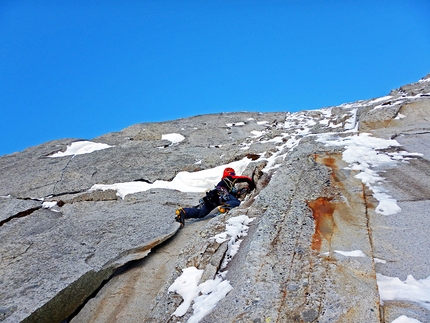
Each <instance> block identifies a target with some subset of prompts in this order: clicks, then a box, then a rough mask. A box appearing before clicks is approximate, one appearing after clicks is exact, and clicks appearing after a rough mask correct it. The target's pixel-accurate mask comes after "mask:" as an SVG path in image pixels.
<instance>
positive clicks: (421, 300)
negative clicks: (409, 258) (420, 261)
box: [376, 273, 430, 310]
mask: <svg viewBox="0 0 430 323" xmlns="http://www.w3.org/2000/svg"><path fill="white" fill-rule="evenodd" d="M376 279H377V283H378V289H379V295H380V297H381V301H394V300H399V301H410V302H416V303H418V304H420V305H421V306H422V307H425V308H427V309H428V310H430V276H429V277H427V278H425V279H420V280H416V279H415V278H414V277H413V276H412V275H408V277H407V278H406V280H405V281H401V280H400V279H399V278H397V277H388V276H384V275H382V274H379V273H377V274H376Z"/></svg>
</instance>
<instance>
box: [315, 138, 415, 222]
mask: <svg viewBox="0 0 430 323" xmlns="http://www.w3.org/2000/svg"><path fill="white" fill-rule="evenodd" d="M317 137H318V138H317V141H319V142H324V143H325V144H326V146H343V147H345V150H344V151H343V153H342V159H343V160H344V161H346V162H347V163H348V164H349V167H348V168H347V169H352V170H356V171H359V172H360V173H358V174H357V175H355V177H356V178H358V179H360V180H361V181H362V182H363V184H365V185H366V186H367V187H369V188H370V189H371V190H372V191H373V197H375V198H376V199H377V200H378V201H379V204H378V206H377V207H376V212H377V213H380V214H383V215H391V214H396V213H398V212H400V211H401V209H400V207H399V206H398V205H397V201H396V200H395V199H394V198H392V197H391V196H390V195H389V194H388V192H387V190H386V189H384V188H383V187H382V186H381V184H382V182H383V181H384V178H382V177H381V176H379V174H378V172H377V171H375V170H374V168H378V167H387V166H395V165H397V162H398V161H401V160H404V159H405V157H406V156H417V155H418V154H415V153H412V154H411V153H407V152H396V153H386V152H382V151H378V150H379V149H387V148H389V147H398V146H400V144H399V143H398V142H397V141H396V140H388V139H382V138H376V137H371V135H370V134H368V133H362V134H359V135H353V136H350V137H344V138H340V137H337V138H333V134H320V135H318V136H317Z"/></svg>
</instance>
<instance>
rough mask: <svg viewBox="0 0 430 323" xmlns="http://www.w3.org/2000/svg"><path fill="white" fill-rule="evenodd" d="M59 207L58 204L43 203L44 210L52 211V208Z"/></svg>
mask: <svg viewBox="0 0 430 323" xmlns="http://www.w3.org/2000/svg"><path fill="white" fill-rule="evenodd" d="M56 205H57V202H55V201H54V202H43V203H42V208H44V209H50V208H53V207H54V206H56Z"/></svg>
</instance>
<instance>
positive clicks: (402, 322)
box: [391, 315, 421, 323]
mask: <svg viewBox="0 0 430 323" xmlns="http://www.w3.org/2000/svg"><path fill="white" fill-rule="evenodd" d="M391 323H421V321H418V320H416V319H413V318H410V317H407V316H406V315H401V316H399V317H398V318H396V319H395V320H394V321H392V322H391Z"/></svg>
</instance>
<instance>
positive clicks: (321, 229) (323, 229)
mask: <svg viewBox="0 0 430 323" xmlns="http://www.w3.org/2000/svg"><path fill="white" fill-rule="evenodd" d="M308 206H309V207H310V208H311V209H312V213H313V217H314V220H315V233H314V235H313V237H312V249H314V250H320V249H321V244H322V240H323V239H325V240H327V241H328V242H330V239H331V236H332V233H333V230H334V227H335V223H334V220H333V212H334V209H335V205H334V203H332V202H331V201H330V199H329V198H326V197H319V198H318V199H316V200H315V201H309V202H308Z"/></svg>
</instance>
